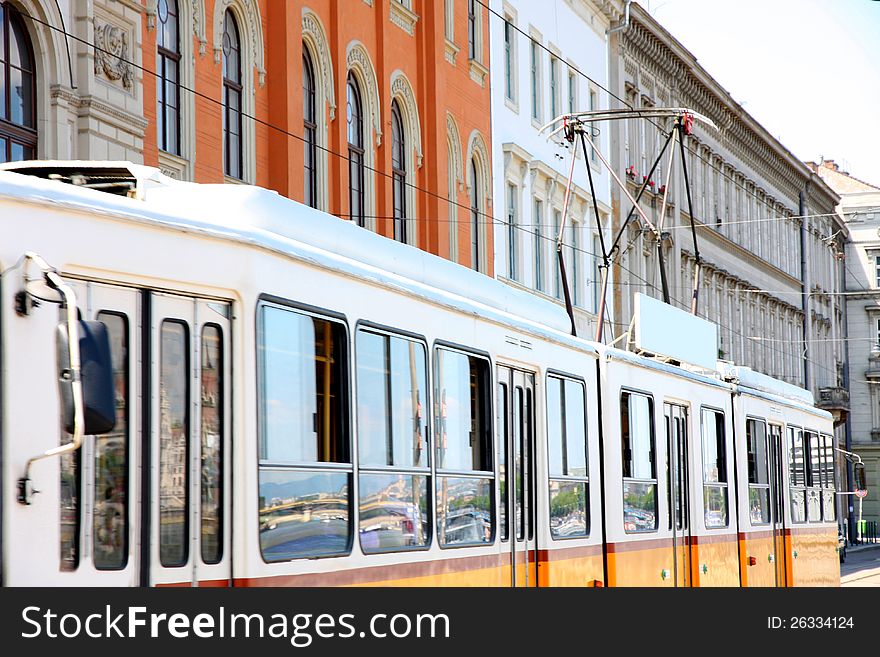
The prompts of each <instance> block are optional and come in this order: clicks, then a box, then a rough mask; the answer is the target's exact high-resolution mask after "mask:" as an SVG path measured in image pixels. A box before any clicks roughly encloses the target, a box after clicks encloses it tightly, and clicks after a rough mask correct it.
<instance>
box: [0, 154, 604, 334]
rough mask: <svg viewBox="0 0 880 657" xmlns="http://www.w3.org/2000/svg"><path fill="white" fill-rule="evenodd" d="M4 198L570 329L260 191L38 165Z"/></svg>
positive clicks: (467, 272) (555, 317) (12, 168)
mask: <svg viewBox="0 0 880 657" xmlns="http://www.w3.org/2000/svg"><path fill="white" fill-rule="evenodd" d="M21 174H24V175H21ZM25 176H27V177H25ZM102 181H103V182H110V183H113V184H116V183H120V184H122V186H125V183H126V181H128V182H130V183H131V185H129V186H128V189H130V192H129V194H128V196H125V195H120V194H119V192H118V189H117V188H114V189H113V190H112V191H111V193H106V192H107V191H110V190H107V188H105V187H100V185H102ZM70 183H73V184H70ZM90 183H95V184H96V185H98V186H99V187H96V188H90ZM0 196H3V197H8V198H15V199H24V200H29V201H31V202H36V203H49V204H52V205H55V206H58V205H61V206H64V207H68V208H70V209H74V210H78V211H85V212H89V213H93V214H95V213H97V214H104V215H114V216H119V215H122V216H125V217H126V218H128V219H134V220H138V221H140V222H145V223H152V224H161V225H165V226H168V227H169V228H173V229H177V230H183V231H185V232H193V233H200V234H205V235H211V236H213V237H217V238H221V239H229V240H233V241H238V242H244V243H248V244H252V245H255V246H258V247H263V248H266V249H269V250H272V251H275V252H279V253H281V254H283V255H287V256H290V257H296V258H299V259H302V260H306V261H310V262H313V263H315V264H318V265H323V266H328V267H331V268H333V269H336V270H340V271H343V272H344V273H348V274H351V275H354V276H359V277H361V278H364V279H367V280H370V281H373V282H376V283H379V284H382V285H386V286H389V287H393V288H396V289H399V290H402V291H409V292H411V293H414V294H417V295H419V296H422V297H424V298H428V299H429V300H433V301H435V302H438V303H441V304H444V305H447V306H452V307H457V308H459V309H461V310H464V311H466V312H470V313H472V314H475V315H480V316H483V317H486V318H488V319H495V320H496V321H500V322H503V323H507V324H510V325H512V326H513V327H514V328H519V329H521V330H529V331H532V332H534V331H539V332H546V330H547V329H548V328H549V329H551V330H552V331H553V332H557V333H561V334H562V335H560V336H558V337H560V338H564V337H565V335H566V334H567V333H568V330H569V327H570V321H569V318H568V315H567V313H566V312H565V309H564V308H562V307H561V306H559V305H558V304H555V303H553V302H551V301H548V300H546V299H541V298H540V297H538V296H536V295H534V294H531V293H529V292H526V291H524V290H519V289H516V288H514V287H511V286H509V285H506V284H504V283H502V282H500V281H497V280H495V279H492V278H490V277H488V276H486V275H485V274H480V273H478V272H476V271H474V270H471V269H469V268H467V267H464V266H462V265H458V264H456V263H453V262H451V261H449V260H446V259H444V258H440V257H438V256H435V255H432V254H430V253H427V252H426V251H422V250H420V249H417V248H414V247H412V246H408V245H405V244H401V243H399V242H396V241H394V240H391V239H388V238H385V237H382V236H380V235H378V234H376V233H374V232H372V231H368V230H364V229H363V228H360V227H358V226H357V225H355V224H354V223H352V222H350V221H345V220H343V219H339V218H338V217H334V216H332V215H330V214H327V213H325V212H321V211H319V210H315V209H313V208H311V207H308V206H306V205H303V204H301V203H298V202H297V201H294V200H291V199H288V198H286V197H283V196H281V195H279V194H278V193H277V192H274V191H271V190H267V189H264V188H261V187H256V186H252V185H234V184H210V183H191V182H182V181H178V180H174V179H173V178H170V177H168V176H166V175H164V174H162V173H161V172H160V171H159V170H158V169H155V168H153V167H146V166H142V165H136V164H132V163H130V162H77V161H33V162H16V163H6V164H3V165H0ZM579 342H582V341H579ZM584 347H586V345H585V344H582V345H581V348H584ZM588 350H592V348H589V347H588Z"/></svg>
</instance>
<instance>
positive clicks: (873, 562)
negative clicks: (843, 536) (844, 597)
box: [840, 545, 880, 586]
mask: <svg viewBox="0 0 880 657" xmlns="http://www.w3.org/2000/svg"><path fill="white" fill-rule="evenodd" d="M840 585H841V586H880V545H876V546H871V547H868V548H864V549H861V550H853V549H850V550H849V551H847V554H846V562H845V563H842V564H840Z"/></svg>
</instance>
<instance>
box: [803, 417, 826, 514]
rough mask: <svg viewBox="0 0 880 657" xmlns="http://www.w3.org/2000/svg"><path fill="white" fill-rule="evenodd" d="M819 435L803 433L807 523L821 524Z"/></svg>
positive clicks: (808, 432) (820, 453) (820, 454)
mask: <svg viewBox="0 0 880 657" xmlns="http://www.w3.org/2000/svg"><path fill="white" fill-rule="evenodd" d="M819 440H820V439H819V435H818V434H816V433H814V432H812V431H805V432H804V447H805V448H806V453H807V459H806V462H807V463H808V464H809V467H808V468H807V521H808V522H822V450H821V447H820V442H819Z"/></svg>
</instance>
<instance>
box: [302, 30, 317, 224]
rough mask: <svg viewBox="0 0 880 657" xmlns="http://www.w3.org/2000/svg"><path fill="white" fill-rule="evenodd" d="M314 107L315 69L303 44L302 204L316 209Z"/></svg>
mask: <svg viewBox="0 0 880 657" xmlns="http://www.w3.org/2000/svg"><path fill="white" fill-rule="evenodd" d="M317 118H318V116H317V111H316V107H315V68H314V66H312V56H311V54H310V53H309V50H308V48H307V47H306V45H305V44H303V136H304V137H305V141H304V142H303V168H304V174H305V175H304V177H305V190H304V191H305V195H304V202H305V204H306V205H310V206H312V207H313V208H317V207H318V141H317V139H318V123H317Z"/></svg>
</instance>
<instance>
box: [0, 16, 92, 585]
mask: <svg viewBox="0 0 880 657" xmlns="http://www.w3.org/2000/svg"><path fill="white" fill-rule="evenodd" d="M2 7H3V5H0V9H2ZM71 440H73V436H71V435H70V434H69V433H63V432H62V435H61V441H60V442H61V444H62V445H65V444H67V443H69V442H70V441H71ZM81 454H82V452H81V450H76V451H75V452H66V453H64V454H62V455H61V456H60V457H59V461H60V464H59V467H60V469H61V490H60V508H59V511H60V515H59V521H60V524H61V555H60V556H61V570H62V571H63V572H70V571H73V570H76V569H77V567H78V566H79V533H80V532H79V529H80V503H79V501H80V476H79V474H80V455H81Z"/></svg>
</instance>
